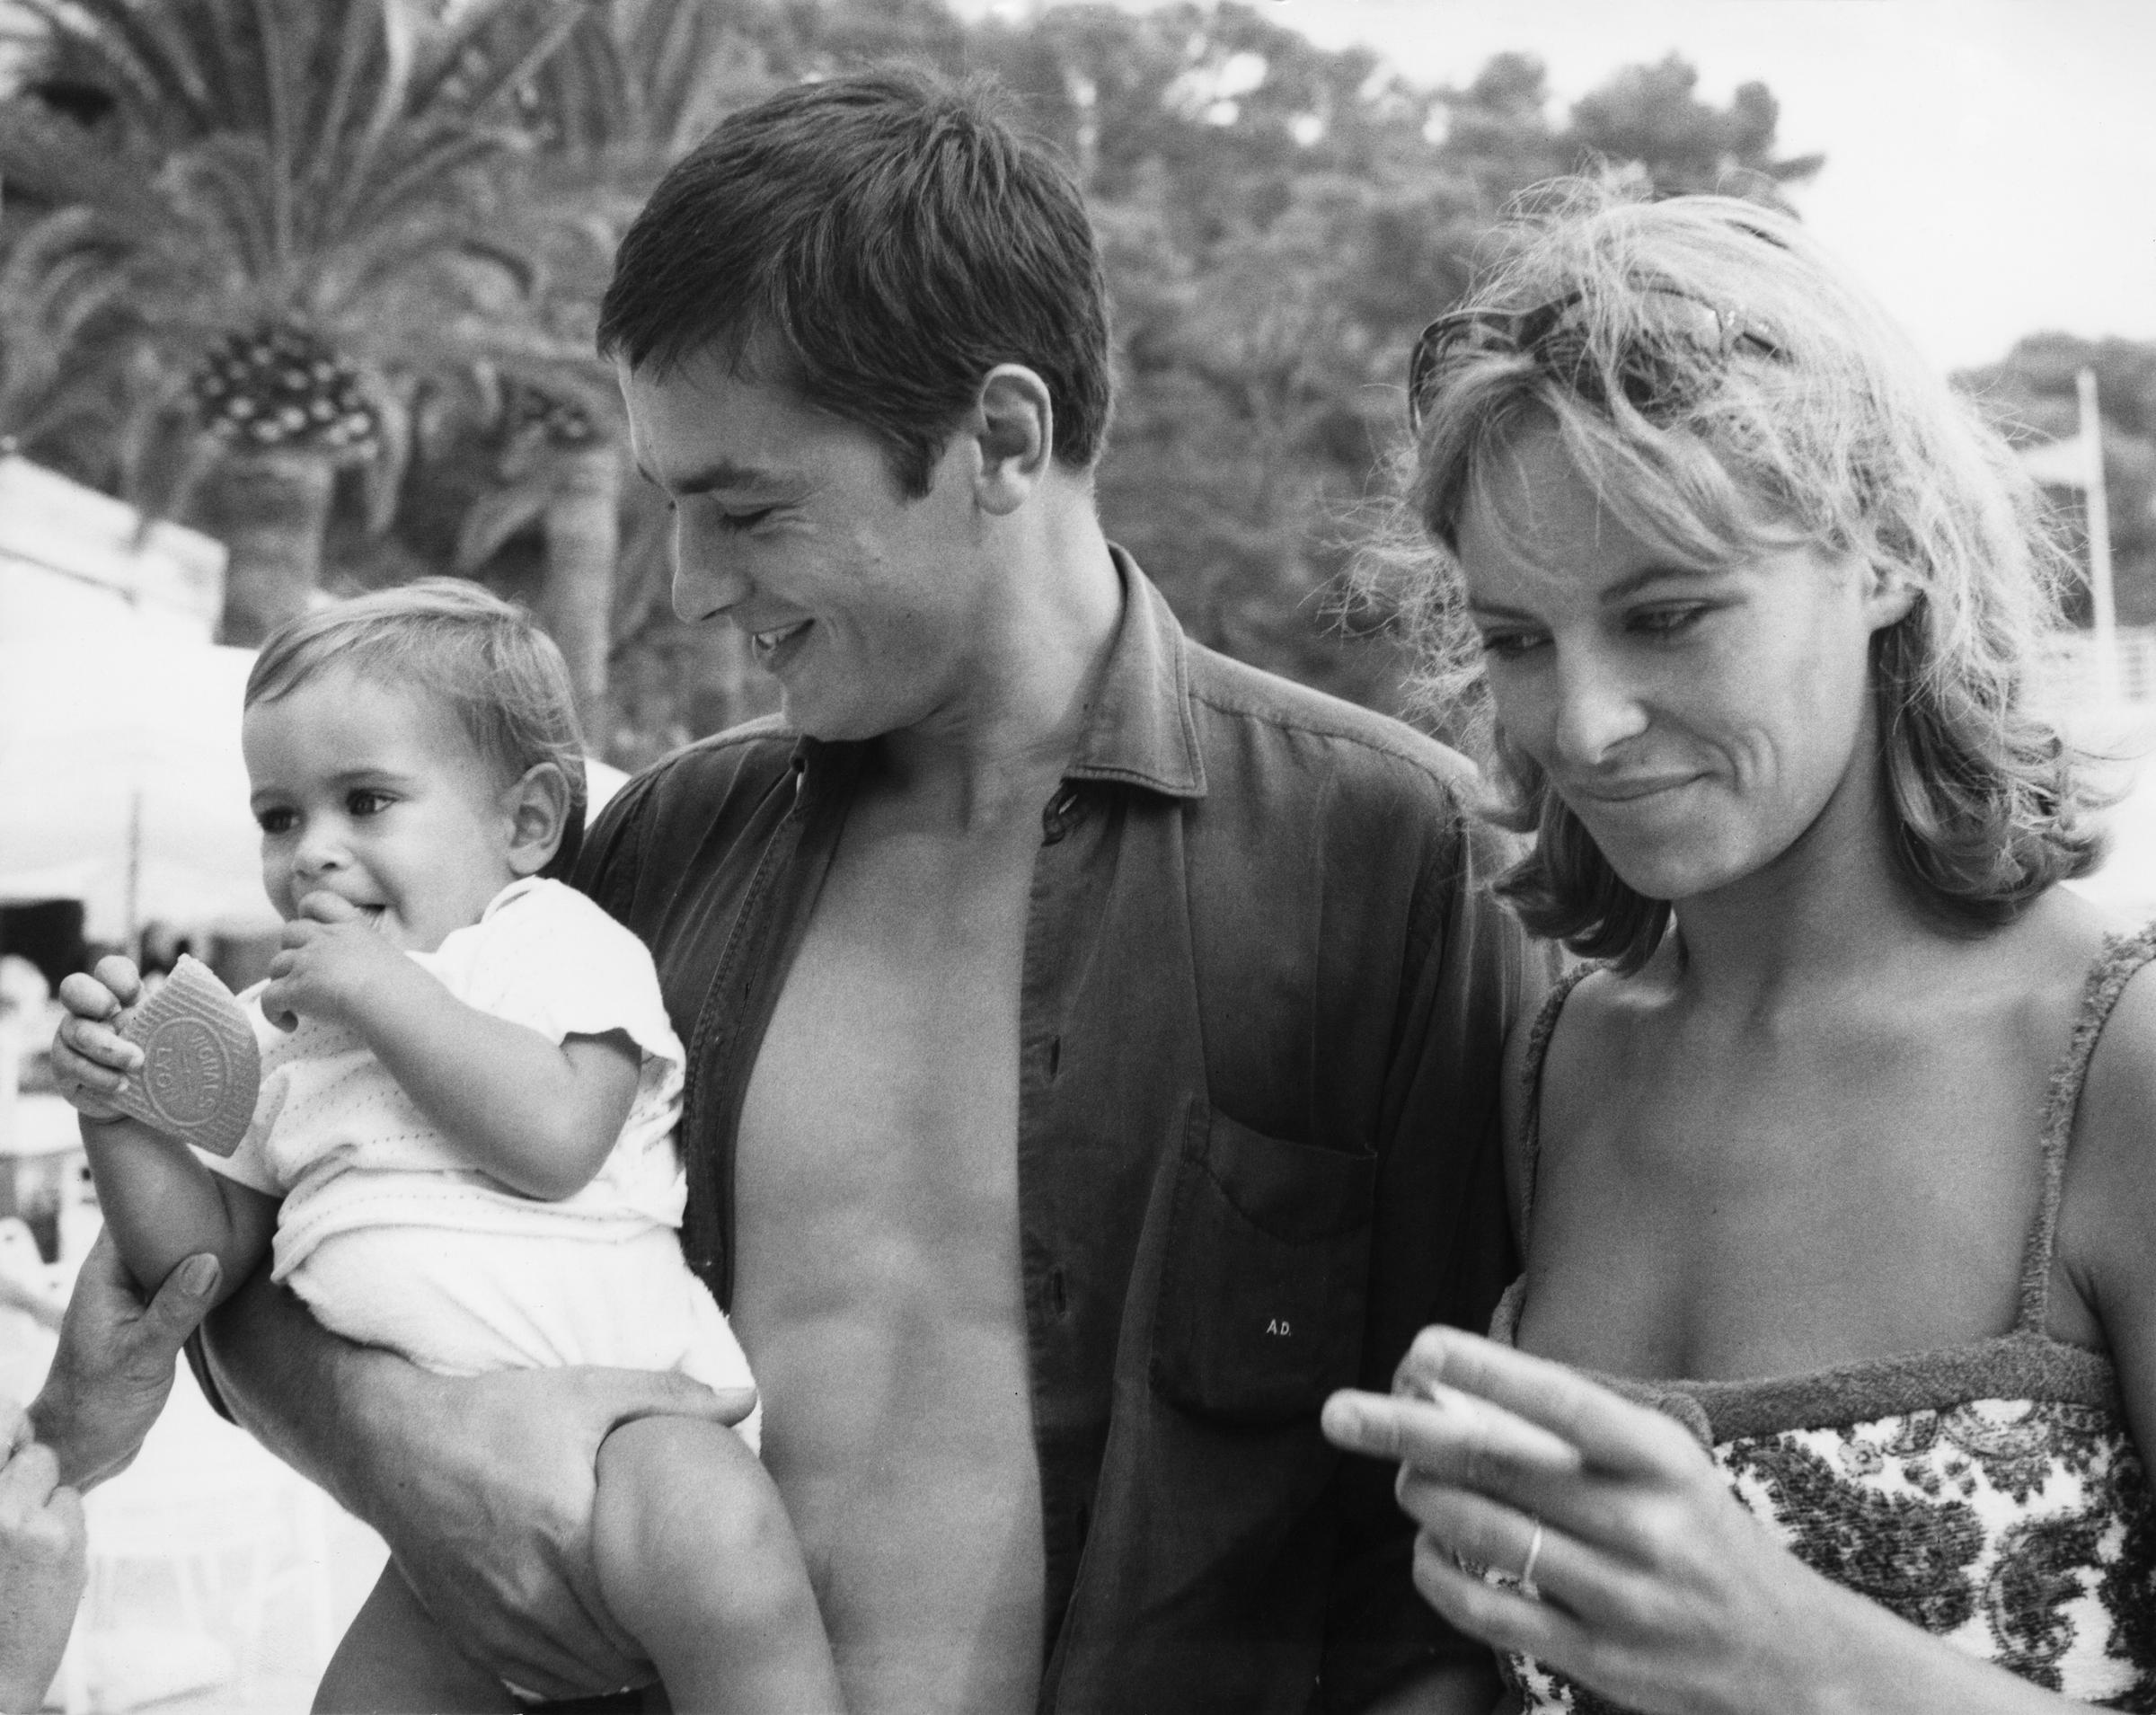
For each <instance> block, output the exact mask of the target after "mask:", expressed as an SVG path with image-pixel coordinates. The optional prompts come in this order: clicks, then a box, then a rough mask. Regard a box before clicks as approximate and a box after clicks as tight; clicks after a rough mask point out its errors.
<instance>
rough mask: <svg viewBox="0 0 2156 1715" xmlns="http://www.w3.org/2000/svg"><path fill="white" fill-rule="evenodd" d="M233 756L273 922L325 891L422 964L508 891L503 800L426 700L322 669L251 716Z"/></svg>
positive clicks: (507, 821)
mask: <svg viewBox="0 0 2156 1715" xmlns="http://www.w3.org/2000/svg"><path fill="white" fill-rule="evenodd" d="M240 747H241V749H242V751H243V753H244V754H245V756H246V758H247V776H248V779H249V781H250V782H252V786H253V792H252V797H251V798H250V800H249V803H250V805H251V807H252V809H253V811H254V819H255V820H256V822H257V823H259V824H260V825H261V830H262V886H263V887H264V888H267V889H268V891H269V894H270V904H272V905H273V906H276V907H277V909H278V915H280V916H283V917H285V918H287V919H290V918H291V917H293V916H296V915H297V914H298V911H299V902H300V901H301V900H302V899H304V898H305V897H307V895H308V894H310V893H316V892H322V893H333V894H335V895H336V896H337V897H340V898H341V899H345V900H348V901H349V902H350V903H351V904H353V905H356V906H358V907H359V908H360V909H361V910H362V911H363V912H365V913H366V914H367V915H368V916H369V917H370V918H372V919H373V920H374V922H375V925H376V928H377V929H378V930H380V932H381V933H383V934H384V935H385V936H387V937H388V938H389V939H390V941H393V942H394V943H395V944H396V945H397V946H399V947H402V948H406V949H408V950H411V951H414V952H432V951H433V950H435V949H436V948H437V947H438V946H440V945H441V943H442V938H443V937H444V936H445V935H446V934H448V933H450V931H451V930H454V929H462V928H464V926H465V925H466V924H474V923H477V922H478V921H479V916H480V913H481V912H482V911H484V910H485V909H486V907H487V902H488V901H489V900H490V899H491V898H493V897H494V896H495V895H496V894H497V893H499V892H500V891H501V889H502V888H506V887H507V886H508V884H509V883H510V882H511V881H513V880H516V879H517V871H516V870H515V869H514V868H513V867H512V865H511V863H510V860H509V851H510V845H511V842H512V840H513V838H514V835H515V831H516V818H515V814H514V809H513V807H512V806H513V793H511V792H509V791H504V789H503V788H502V786H501V784H500V782H498V781H496V780H495V779H494V778H493V776H492V774H491V773H490V770H489V769H488V768H487V766H486V765H485V764H484V763H483V762H482V760H481V758H480V756H479V755H478V753H477V751H476V750H474V748H473V745H472V741H471V740H470V739H469V738H467V737H466V736H465V734H464V729H463V728H462V727H461V726H460V725H459V724H458V723H457V720H456V717H455V715H454V714H452V713H451V712H449V711H448V710H447V709H446V708H444V707H442V706H441V705H440V704H439V703H437V701H436V699H435V698H433V697H431V696H429V695H428V694H426V693H425V692H423V691H420V690H417V689H415V688H413V687H411V686H408V685H395V684H388V685H383V684H376V683H372V682H369V681H367V680H365V679H362V678H360V677H359V676H358V675H356V674H354V673H351V672H349V671H347V670H345V669H342V668H339V667H331V669H329V670H328V671H327V672H324V673H321V674H318V675H317V676H315V677H314V678H312V679H309V680H308V681H307V682H306V683H305V684H304V685H299V686H297V687H296V688H295V689H293V690H291V691H288V692H287V693H286V694H284V695H283V696H281V697H278V698H277V699H275V700H274V701H272V702H267V703H256V704H255V705H254V706H253V707H252V708H251V709H249V710H248V711H247V712H246V714H245V716H244V717H243V720H242V721H241V724H240Z"/></svg>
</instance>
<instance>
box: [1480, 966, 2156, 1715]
mask: <svg viewBox="0 0 2156 1715" xmlns="http://www.w3.org/2000/svg"><path fill="white" fill-rule="evenodd" d="M2151 959H2156V925H2152V926H2151V927H2150V928H2149V929H2145V930H2143V932H2142V933H2140V934H2138V935H2135V936H2132V937H2121V938H2118V939H2116V940H2115V941H2112V942H2111V943H2110V944H2109V945H2108V946H2107V948H2106V950H2105V953H2104V956H2103V958H2102V959H2100V960H2099V962H2098V965H2097V967H2096V968H2095V969H2094V970H2093V971H2092V972H2091V973H2090V979H2089V986H2088V989H2087V992H2086V995H2085V996H2084V999H2083V1003H2082V1007H2081V1016H2080V1018H2079V1019H2078V1020H2077V1021H2076V1023H2075V1026H2074V1030H2073V1036H2072V1041H2071V1042H2070V1043H2069V1045H2068V1048H2067V1051H2066V1053H2065V1055H2064V1056H2063V1058H2062V1059H2061V1061H2060V1063H2059V1065H2058V1066H2057V1067H2056V1069H2055V1070H2054V1073H2053V1075H2052V1079H2051V1084H2050V1089H2049V1092H2048V1095H2047V1100H2046V1114H2045V1123H2044V1129H2043V1136H2042V1140H2041V1158H2042V1164H2043V1165H2042V1171H2043V1194H2042V1197H2041V1198H2040V1199H2039V1207H2038V1210H2037V1219H2036V1223H2035V1225H2034V1227H2033V1229H2032V1230H2031V1232H2030V1233H2029V1235H2028V1242H2027V1245H2026V1247H2025V1249H2024V1252H2023V1258H2022V1285H2021V1303H2020V1311H2019V1315H2018V1316H2017V1318H2016V1320H2015V1325H2014V1327H2013V1329H2012V1330H2011V1331H2010V1332H2008V1333H2006V1334H2002V1335H2000V1336H1999V1337H1997V1338H1995V1339H1986V1340H1979V1341H1976V1342H1975V1343H1973V1344H1971V1345H1969V1346H1966V1347H1960V1348H1954V1349H1952V1350H1948V1351H1941V1352H1929V1353H1917V1354H1912V1355H1908V1356H1905V1357H1895V1358H1888V1359H1884V1360H1879V1361H1877V1362H1871V1363H1865V1364H1856V1365H1851V1366H1845V1367H1843V1368H1842V1369H1838V1370H1833V1371H1830V1372H1827V1373H1825V1374H1822V1375H1815V1376H1797V1377H1777V1378H1772V1379H1768V1380H1761V1381H1757V1382H1666V1383H1646V1382H1638V1381H1632V1380H1629V1379H1620V1378H1613V1377H1599V1378H1597V1379H1599V1380H1603V1381H1605V1382H1608V1383H1610V1384H1611V1385H1613V1386H1615V1387H1617V1388H1618V1389H1620V1391H1621V1392H1626V1393H1628V1394H1630V1395H1631V1396H1632V1397H1634V1398H1637V1399H1639V1400H1641V1401H1643V1402H1647V1403H1651V1404H1654V1405H1657V1406H1659V1407H1661V1408H1662V1409H1664V1410H1669V1411H1670V1412H1672V1414H1673V1415H1675V1416H1677V1417H1679V1418H1681V1419H1683V1420H1684V1421H1685V1422H1686V1423H1687V1424H1688V1425H1690V1426H1691V1427H1692V1428H1693V1430H1694V1432H1695V1433H1696V1434H1698V1435H1699V1437H1700V1438H1701V1441H1702V1442H1704V1443H1706V1444H1707V1445H1709V1447H1710V1450H1711V1452H1712V1454H1713V1458H1714V1461H1715V1463H1716V1464H1717V1465H1719V1467H1720V1468H1721V1470H1722V1471H1723V1472H1724V1473H1725V1474H1726V1475H1727V1477H1728V1479H1729V1483H1730V1487H1731V1489H1732V1490H1734V1491H1735V1493H1736V1497H1737V1498H1738V1499H1739V1500H1740V1501H1741V1502H1742V1503H1743V1504H1744V1505H1745V1507H1746V1509H1747V1510H1749V1511H1750V1512H1751V1513H1752V1514H1753V1515H1754V1516H1755V1517H1757V1518H1758V1519H1760V1520H1761V1521H1762V1522H1763V1524H1765V1525H1767V1527H1768V1528H1769V1529H1770V1530H1771V1531H1772V1533H1773V1534H1775V1535H1776V1536H1777V1537H1778V1538H1779V1539H1780V1541H1781V1542H1782V1543H1783V1544H1784V1545H1786V1546H1787V1547H1788V1548H1789V1550H1790V1551H1791V1552H1793V1553H1794V1554H1796V1555H1797V1557H1798V1559H1800V1560H1803V1561H1805V1563H1806V1564H1807V1565H1808V1566H1810V1567H1812V1568H1813V1569H1815V1570H1816V1571H1818V1572H1820V1573H1822V1574H1823V1575H1825V1577H1827V1578H1833V1580H1834V1581H1835V1582H1837V1583H1839V1584H1843V1585H1846V1586H1847V1587H1850V1588H1851V1589H1853V1590H1856V1591H1858V1592H1860V1594H1862V1595H1864V1596H1869V1597H1870V1598H1871V1600H1873V1601H1875V1602H1877V1603H1878V1604H1881V1605H1882V1606H1883V1607H1886V1608H1888V1609H1890V1610H1891V1611H1892V1612H1894V1613H1897V1614H1899V1615H1901V1617H1902V1618H1903V1619H1904V1620H1907V1621H1909V1622H1911V1623H1912V1624H1913V1625H1917V1626H1921V1627H1922V1628H1923V1629H1924V1630H1925V1631H1930V1632H1932V1633H1934V1634H1935V1635H1937V1636H1939V1637H1940V1638H1942V1639H1944V1640H1946V1641H1948V1643H1951V1644H1953V1645H1954V1646H1956V1647H1957V1648H1958V1649H1966V1651H1968V1652H1969V1654H1971V1655H1973V1656H1975V1657H1977V1658H1981V1659H1983V1660H1985V1661H1992V1662H1996V1663H1997V1664H1998V1665H1999V1666H2001V1667H2004V1668H2007V1669H2009V1670H2010V1671H2011V1672H2013V1673H2015V1674H2018V1675H2020V1676H2021V1677H2022V1678H2024V1679H2027V1680H2029V1681H2031V1682H2033V1683H2034V1684H2038V1685H2042V1686H2044V1687H2046V1688H2047V1689H2049V1690H2051V1691H2054V1692H2059V1693H2063V1694H2064V1695H2066V1696H2068V1697H2070V1698H2072V1699H2074V1700H2076V1701H2077V1702H2084V1703H2091V1704H2095V1705H2098V1706H2099V1707H2102V1708H2107V1709H2120V1710H2142V1711H2156V1496H2152V1492H2151V1487H2150V1482H2149V1474H2148V1471H2147V1468H2146V1467H2145V1466H2144V1464H2143V1461H2142V1459H2141V1456H2140V1454H2138V1453H2137V1452H2136V1451H2135V1448H2134V1442H2133V1439H2132V1437H2130V1435H2129V1434H2128V1432H2127V1428H2126V1423H2125V1412H2124V1410H2123V1408H2122V1405H2121V1402H2120V1400H2119V1395H2118V1388H2117V1381H2116V1375H2115V1374H2114V1371H2113V1368H2112V1366H2111V1362H2110V1360H2109V1358H2108V1357H2107V1355H2106V1354H2104V1353H2101V1352H2093V1351H2088V1350H2084V1349H2083V1348H2079V1347H2070V1346H2067V1345H2065V1344H2063V1342H2061V1341H2059V1340H2055V1339H2052V1338H2051V1336H2050V1335H2049V1333H2048V1332H2047V1331H2046V1330H2047V1327H2048V1324H2049V1282H2050V1277H2051V1264H2052V1251H2053V1243H2054V1235H2055V1230H2056V1226H2057V1220H2058V1207H2059V1196H2060V1189H2061V1187H2062V1185H2063V1175H2064V1167H2065V1158H2066V1145H2067V1143H2068V1141H2069V1139H2070V1138H2071V1136H2072V1130H2073V1120H2074V1116H2075V1113H2076V1112H2077V1111H2078V1109H2079V1106H2080V1101H2081V1085H2082V1083H2083V1081H2084V1080H2085V1078H2086V1076H2087V1073H2088V1067H2089V1059H2090V1055H2091V1054H2092V1053H2093V1051H2094V1048H2095V1045H2096V1040H2097V1038H2098V1037H2099V1035H2100V1033H2101V1032H2102V1030H2103V1025H2104V1021H2105V1020H2106V1019H2107V1017H2108V1016H2109V1015H2110V1011H2111V1008H2112V1006H2113V1005H2114V1004H2115V1003H2116V1001H2117V998H2118V995H2119V994H2120V992H2121V991H2122V990H2123V989H2124V988H2125V985H2126V983H2127V981H2128V980H2129V979H2130V978H2131V977H2133V976H2134V973H2135V972H2137V971H2139V970H2140V969H2141V968H2142V967H2143V965H2145V964H2147V963H2149V962H2150V961H2151ZM1585 975H1586V972H1585V971H1581V972H1577V973H1575V975H1574V977H1572V978H1571V979H1570V980H1569V981H1568V982H1566V983H1565V984H1563V985H1561V986H1560V987H1559V989H1558V991H1557V993H1556V994H1554V995H1551V997H1550V1003H1549V1005H1548V1006H1547V1008H1546V1009H1545V1010H1544V1012H1543V1014H1542V1017H1541V1019H1539V1020H1538V1021H1536V1025H1535V1030H1534V1034H1533V1038H1532V1039H1530V1042H1529V1044H1528V1053H1527V1068H1526V1070H1527V1077H1528V1081H1529V1089H1530V1098H1531V1100H1530V1106H1529V1112H1530V1114H1531V1115H1532V1114H1533V1113H1534V1112H1535V1110H1536V1109H1537V1108H1538V1107H1539V1093H1540V1092H1539V1085H1540V1082H1541V1075H1542V1057H1543V1054H1544V1051H1545V1050H1546V1048H1547V1047H1548V1044H1549V1039H1550V1032H1551V1030H1552V1029H1553V1028H1554V1026H1555V1024H1556V1021H1557V1014H1558V1011H1559V1009H1560V1007H1561V1006H1562V1005H1563V1003H1564V997H1565V995H1567V994H1568V992H1569V990H1570V988H1571V986H1572V984H1573V982H1577V980H1578V978H1579V977H1583V976H1585ZM1535 1132H1536V1126H1535V1122H1534V1121H1533V1119H1531V1120H1530V1133H1529V1137H1528V1145H1527V1151H1526V1164H1527V1175H1528V1184H1529V1186H1530V1189H1531V1191H1532V1187H1533V1182H1534V1178H1535V1169H1536V1167H1537V1164H1538V1163H1537V1160H1536V1156H1537V1152H1538V1150H1539V1145H1540V1139H1539V1137H1538V1136H1536V1135H1535ZM1524 1286H1525V1281H1524V1279H1522V1280H1519V1281H1515V1283H1514V1285H1513V1287H1512V1290H1511V1291H1510V1292H1508V1293H1507V1294H1506V1295H1505V1300H1504V1302H1503V1303H1502V1304H1499V1305H1498V1313H1497V1316H1496V1319H1495V1321H1494V1322H1493V1324H1492V1326H1491V1329H1490V1333H1491V1336H1492V1338H1494V1339H1500V1340H1507V1341H1509V1340H1510V1339H1511V1338H1512V1334H1513V1330H1514V1329H1515V1327H1516V1326H1517V1325H1518V1321H1519V1312H1520V1306H1521V1303H1522V1297H1523V1293H1524ZM1504 1666H1505V1670H1506V1677H1507V1682H1508V1683H1509V1684H1511V1685H1512V1687H1513V1688H1514V1690H1515V1692H1516V1693H1518V1694H1519V1700H1520V1706H1521V1709H1522V1711H1523V1715H1552V1712H1553V1711H1574V1712H1575V1715H1622V1712H1621V1711H1620V1710H1619V1708H1618V1706H1617V1705H1616V1704H1614V1703H1612V1702H1609V1701H1608V1700H1607V1699H1604V1698H1602V1697H1599V1696H1597V1695H1596V1694H1595V1693H1593V1692H1590V1691H1588V1690H1587V1689H1586V1687H1584V1686H1580V1685H1576V1684H1572V1683H1570V1682H1569V1681H1568V1680H1566V1679H1565V1678H1564V1677H1563V1676H1562V1675H1558V1674H1556V1673H1553V1672H1551V1671H1550V1670H1548V1669H1546V1668H1544V1667H1542V1666H1541V1665H1540V1664H1539V1663H1537V1662H1535V1661H1533V1659H1531V1658H1526V1657H1521V1656H1514V1657H1510V1658H1507V1660H1506V1661H1505V1663H1504Z"/></svg>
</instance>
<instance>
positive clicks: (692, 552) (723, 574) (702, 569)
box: [674, 514, 749, 625]
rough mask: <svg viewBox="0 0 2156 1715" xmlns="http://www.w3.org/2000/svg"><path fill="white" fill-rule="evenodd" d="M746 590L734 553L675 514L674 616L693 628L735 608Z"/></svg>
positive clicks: (744, 595) (736, 552)
mask: <svg viewBox="0 0 2156 1715" xmlns="http://www.w3.org/2000/svg"><path fill="white" fill-rule="evenodd" d="M748 590H749V580H748V578H747V574H746V573H745V572H743V570H741V564H740V560H739V556H738V551H736V550H734V549H732V548H730V547H729V546H728V545H727V544H723V543H719V542H714V541H713V540H711V537H710V536H709V535H706V534H704V533H703V532H701V531H697V530H694V529H692V528H691V527H690V525H689V522H688V519H687V518H686V517H685V516H683V515H679V514H677V515H676V519H675V525H674V612H675V614H676V615H677V616H679V617H680V618H682V619H684V620H686V621H687V622H688V623H690V624H692V625H693V624H694V623H696V622H697V621H699V620H704V619H716V618H718V617H719V616H720V614H724V613H725V612H726V611H727V610H728V609H729V608H731V607H734V606H738V605H739V604H740V602H741V601H742V600H743V598H744V597H747V594H748Z"/></svg>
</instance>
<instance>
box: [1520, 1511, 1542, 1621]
mask: <svg viewBox="0 0 2156 1715" xmlns="http://www.w3.org/2000/svg"><path fill="white" fill-rule="evenodd" d="M1529 1516H1530V1517H1533V1514H1530V1515H1529ZM1541 1559H1542V1520H1541V1519H1540V1518H1535V1519H1534V1532H1533V1534H1532V1535H1531V1536H1529V1537H1528V1539H1527V1558H1526V1559H1525V1560H1523V1561H1521V1562H1520V1594H1521V1595H1522V1596H1525V1597H1526V1598H1527V1599H1528V1600H1529V1601H1530V1602H1540V1601H1541V1600H1542V1590H1541V1588H1540V1587H1538V1586H1537V1585H1536V1583H1535V1581H1534V1568H1535V1563H1536V1562H1537V1561H1538V1560H1541Z"/></svg>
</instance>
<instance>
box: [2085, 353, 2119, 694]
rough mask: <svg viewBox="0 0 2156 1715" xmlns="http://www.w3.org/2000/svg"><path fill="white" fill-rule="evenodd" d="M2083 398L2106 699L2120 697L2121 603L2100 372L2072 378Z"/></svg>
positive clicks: (2093, 597)
mask: <svg viewBox="0 0 2156 1715" xmlns="http://www.w3.org/2000/svg"><path fill="white" fill-rule="evenodd" d="M2074 391H2075V392H2076V393H2079V394H2080V396H2081V449H2082V453H2083V455H2084V456H2085V457H2086V458H2087V459H2088V461H2089V471H2088V475H2087V478H2086V480H2085V482H2084V489H2085V491H2086V493H2087V495H2088V497H2089V501H2088V504H2089V599H2090V610H2091V614H2092V616H2093V618H2094V620H2095V623H2096V638H2095V641H2096V688H2097V694H2099V696H2101V697H2102V698H2103V700H2104V701H2105V702H2106V703H2115V702H2116V701H2117V700H2118V606H2117V603H2116V601H2115V600H2114V599H2113V596H2112V589H2111V508H2110V503H2109V501H2108V500H2107V499H2106V497H2105V494H2104V431H2103V426H2102V422H2101V420H2100V419H2099V416H2098V414H2097V407H2096V371H2095V370H2093V369H2083V370H2082V371H2081V374H2079V375H2078V376H2075V377H2074Z"/></svg>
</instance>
